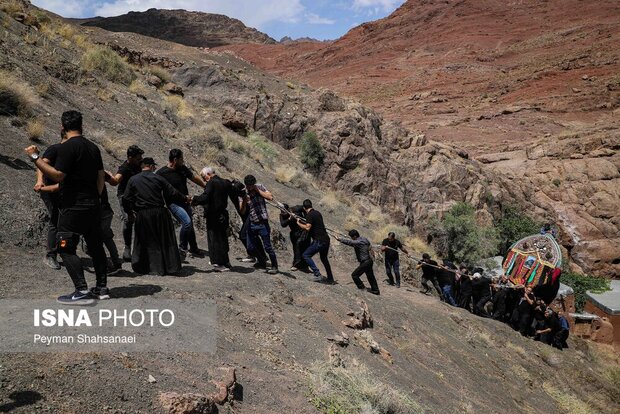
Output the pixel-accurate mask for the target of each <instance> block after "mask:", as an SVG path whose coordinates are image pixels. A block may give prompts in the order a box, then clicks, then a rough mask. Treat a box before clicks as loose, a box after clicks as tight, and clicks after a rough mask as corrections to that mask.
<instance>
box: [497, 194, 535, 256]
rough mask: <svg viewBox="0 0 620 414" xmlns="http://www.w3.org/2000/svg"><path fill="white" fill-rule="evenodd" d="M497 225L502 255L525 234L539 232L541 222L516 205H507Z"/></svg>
mask: <svg viewBox="0 0 620 414" xmlns="http://www.w3.org/2000/svg"><path fill="white" fill-rule="evenodd" d="M496 226H497V229H498V231H499V238H500V245H499V250H500V253H501V254H502V255H505V254H506V253H507V252H508V249H510V246H512V245H513V244H514V243H515V242H516V241H518V240H519V239H521V238H523V237H525V236H530V235H532V234H537V233H538V231H539V229H540V223H537V222H536V221H534V220H533V219H532V218H531V217H529V216H527V215H526V214H524V213H523V212H521V211H520V210H519V209H518V208H517V207H515V206H507V207H505V208H504V209H503V211H502V217H501V218H500V219H499V220H498V222H497V225H496Z"/></svg>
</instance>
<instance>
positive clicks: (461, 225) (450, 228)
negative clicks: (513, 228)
mask: <svg viewBox="0 0 620 414" xmlns="http://www.w3.org/2000/svg"><path fill="white" fill-rule="evenodd" d="M429 227H430V229H431V230H430V234H431V236H432V238H433V244H434V246H435V249H436V250H437V253H439V254H440V255H441V256H443V257H446V258H448V259H450V260H453V261H456V262H458V263H477V262H480V260H482V259H485V258H487V257H490V256H494V255H496V254H497V246H498V242H499V234H498V231H497V229H495V228H494V227H493V226H481V225H479V224H478V223H477V221H476V211H475V209H474V207H473V206H472V205H471V204H468V203H462V202H460V203H456V204H455V205H454V206H452V208H450V210H449V211H448V212H447V213H446V214H445V216H444V217H443V218H442V219H441V220H438V219H434V220H431V221H430V222H429Z"/></svg>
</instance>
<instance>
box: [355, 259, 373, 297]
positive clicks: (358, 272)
mask: <svg viewBox="0 0 620 414" xmlns="http://www.w3.org/2000/svg"><path fill="white" fill-rule="evenodd" d="M372 265H373V262H372V260H370V259H368V260H365V261H363V262H362V263H360V265H359V266H358V267H357V269H355V270H354V271H353V273H351V277H352V278H353V282H355V286H357V287H358V289H364V282H362V280H361V279H360V276H362V275H363V274H364V273H366V278H367V279H368V283H369V284H370V288H371V289H372V290H375V291H378V290H379V286H378V285H377V279H375V272H374V271H373V270H372Z"/></svg>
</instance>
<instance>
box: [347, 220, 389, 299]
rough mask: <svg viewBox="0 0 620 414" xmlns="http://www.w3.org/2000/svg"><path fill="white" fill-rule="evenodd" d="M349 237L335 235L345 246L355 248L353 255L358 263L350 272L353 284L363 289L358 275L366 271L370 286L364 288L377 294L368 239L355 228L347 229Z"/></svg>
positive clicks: (377, 288)
mask: <svg viewBox="0 0 620 414" xmlns="http://www.w3.org/2000/svg"><path fill="white" fill-rule="evenodd" d="M349 237H351V239H344V238H340V237H337V238H336V240H338V241H339V242H340V243H342V244H346V245H347V246H353V248H354V249H355V256H356V257H357V261H358V262H359V264H360V265H359V266H358V267H357V269H355V270H354V271H353V273H351V277H352V278H353V282H355V286H357V288H358V289H365V287H364V283H363V282H362V281H361V279H360V276H362V275H363V274H364V273H366V278H367V279H368V283H370V288H369V289H366V290H367V291H369V292H370V293H372V294H374V295H379V294H380V292H379V286H378V285H377V279H375V273H374V271H373V269H372V265H373V260H372V256H371V252H370V250H371V244H370V241H368V239H367V238H365V237H361V236H360V234H359V232H358V231H357V230H351V231H349Z"/></svg>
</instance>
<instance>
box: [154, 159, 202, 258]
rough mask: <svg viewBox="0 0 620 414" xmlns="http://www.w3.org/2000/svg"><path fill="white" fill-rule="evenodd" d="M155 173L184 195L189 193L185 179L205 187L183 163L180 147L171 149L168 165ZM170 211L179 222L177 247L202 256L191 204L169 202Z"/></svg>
mask: <svg viewBox="0 0 620 414" xmlns="http://www.w3.org/2000/svg"><path fill="white" fill-rule="evenodd" d="M157 175H160V176H162V177H164V178H165V179H166V181H168V182H169V183H170V185H172V186H173V187H174V188H175V189H176V190H177V191H178V192H179V193H181V194H183V195H184V196H187V195H189V191H188V190H187V180H190V181H191V182H193V183H194V184H196V185H198V186H200V187H201V188H204V187H205V182H204V181H203V180H202V178H200V177H199V176H198V175H197V174H194V173H193V172H192V170H190V169H189V168H188V167H187V166H186V165H185V160H184V159H183V152H182V151H181V150H180V149H176V148H175V149H171V150H170V154H169V155H168V165H167V166H166V167H162V168H160V169H159V170H157ZM168 208H169V209H170V212H171V213H172V215H173V216H174V218H175V219H177V221H178V222H179V223H181V230H180V231H179V248H180V249H181V251H183V252H185V251H187V250H188V248H189V253H190V254H191V255H193V256H195V257H204V255H203V254H202V252H201V251H200V249H199V248H198V243H197V242H196V232H195V230H194V220H193V219H192V206H191V205H190V204H188V203H181V204H177V203H171V204H170V205H168Z"/></svg>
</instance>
